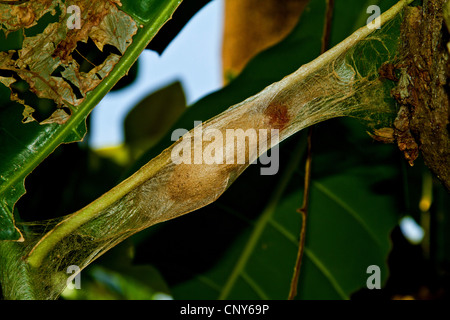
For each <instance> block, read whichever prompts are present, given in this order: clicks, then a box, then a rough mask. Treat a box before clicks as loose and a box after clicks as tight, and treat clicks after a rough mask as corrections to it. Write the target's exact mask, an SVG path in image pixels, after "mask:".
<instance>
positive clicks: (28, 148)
mask: <svg viewBox="0 0 450 320" xmlns="http://www.w3.org/2000/svg"><path fill="white" fill-rule="evenodd" d="M180 2H181V1H180V0H170V1H164V2H161V1H144V0H142V1H122V3H123V10H124V11H125V12H127V13H129V14H131V15H132V16H133V17H135V18H136V17H138V18H139V22H140V23H141V24H142V27H141V28H139V30H138V32H137V34H136V35H135V36H134V37H133V42H132V44H131V45H130V47H129V48H128V49H127V50H126V52H125V53H124V54H123V56H122V57H121V58H120V60H119V62H118V63H117V65H115V66H114V69H113V70H112V71H111V73H110V74H109V76H108V77H107V81H102V82H100V83H99V85H98V86H97V87H96V88H95V89H94V90H93V91H91V92H89V93H88V94H87V98H86V99H85V100H84V102H83V103H81V104H80V105H79V106H78V107H77V108H76V109H72V110H71V112H72V114H71V115H70V117H69V118H68V119H67V120H66V122H64V123H63V124H57V123H50V124H44V125H38V124H36V123H28V124H23V123H21V118H22V117H21V115H20V112H17V110H20V107H18V105H17V104H11V103H10V104H8V105H6V106H5V105H3V106H2V108H1V109H0V113H1V115H0V121H1V127H0V135H1V136H0V141H1V146H2V147H1V149H0V152H1V154H0V158H1V159H2V161H1V163H0V204H1V206H0V221H1V222H0V225H1V227H2V228H1V230H0V240H19V239H20V234H19V233H18V231H17V230H16V228H15V226H14V217H13V214H12V212H13V208H14V204H15V203H16V202H17V200H18V199H19V198H20V197H21V196H22V195H23V194H24V192H25V186H24V179H25V178H26V176H27V175H29V174H30V173H31V171H33V169H34V168H35V167H36V166H37V165H39V163H40V162H41V161H43V160H44V159H45V158H46V157H47V156H48V155H49V154H50V153H51V152H53V151H54V150H55V148H57V147H58V146H59V145H60V144H61V143H69V142H74V141H80V140H82V138H83V137H84V135H85V133H86V128H85V121H86V117H87V116H88V115H89V113H90V112H91V111H92V109H93V108H94V107H95V105H96V104H97V103H98V102H99V101H100V100H101V99H102V98H103V96H104V95H105V94H106V93H107V92H108V91H109V90H111V88H112V87H113V86H114V84H115V83H117V81H118V80H119V79H120V78H122V77H123V76H124V75H125V74H126V72H127V71H128V70H129V68H130V67H131V66H132V64H133V63H134V62H135V61H136V59H137V57H138V56H139V54H140V53H141V52H142V50H144V48H145V47H146V46H147V45H148V43H149V41H150V40H151V39H152V38H153V37H154V36H155V34H156V33H157V32H158V30H159V29H160V28H161V26H162V25H163V24H164V23H165V22H166V21H167V20H168V19H169V18H170V16H171V15H172V13H173V12H174V11H175V9H176V8H177V6H178V5H179V3H180ZM1 6H5V5H1ZM144 7H145V8H147V10H144V11H142V10H141V9H142V8H144ZM147 14H148V15H147ZM67 76H68V77H69V76H70V75H67ZM0 87H2V89H3V85H0Z"/></svg>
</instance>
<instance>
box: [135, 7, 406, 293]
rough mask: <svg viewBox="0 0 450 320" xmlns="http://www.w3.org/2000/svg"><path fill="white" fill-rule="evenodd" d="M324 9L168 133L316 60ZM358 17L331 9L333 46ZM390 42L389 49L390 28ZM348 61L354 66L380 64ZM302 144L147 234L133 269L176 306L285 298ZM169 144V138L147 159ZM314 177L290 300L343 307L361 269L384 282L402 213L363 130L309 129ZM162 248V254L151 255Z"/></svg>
mask: <svg viewBox="0 0 450 320" xmlns="http://www.w3.org/2000/svg"><path fill="white" fill-rule="evenodd" d="M324 3H325V2H324V1H314V0H313V1H311V2H310V5H309V7H308V9H307V10H306V11H305V13H304V15H303V16H302V18H301V19H300V21H299V24H298V26H297V27H296V28H295V30H294V31H293V32H292V33H291V34H290V35H289V36H288V38H286V39H285V40H284V41H283V42H281V43H280V44H278V45H276V46H274V47H273V48H271V49H269V50H267V51H265V52H263V53H262V54H260V55H259V56H257V57H256V58H255V59H253V60H252V61H251V62H250V64H249V65H248V66H247V68H246V69H245V70H244V71H243V73H242V74H241V75H240V76H239V77H238V78H237V79H235V80H234V81H233V82H232V83H231V84H230V85H229V86H228V87H226V88H224V89H223V90H221V91H219V92H216V93H214V94H212V95H210V96H208V97H206V98H204V99H203V100H201V101H200V102H198V103H197V104H195V105H194V106H192V107H190V108H189V109H188V111H187V112H186V113H185V115H184V116H183V117H182V118H181V119H180V120H179V121H178V122H177V123H176V124H175V126H174V128H187V129H189V128H191V127H192V124H193V121H194V120H199V119H203V120H205V119H207V118H210V117H212V116H213V115H215V114H217V113H218V112H220V111H222V110H223V109H225V107H228V106H229V105H233V104H234V103H236V102H238V101H241V100H242V99H243V98H245V97H248V96H250V95H252V94H254V93H255V92H257V91H258V90H261V89H262V88H263V87H264V86H266V85H268V84H270V83H272V82H274V81H277V80H279V79H280V78H282V77H283V76H285V75H286V74H288V73H290V72H292V71H293V70H295V68H296V67H297V66H298V65H299V64H302V63H306V62H307V61H310V60H312V59H313V58H314V57H315V56H317V55H318V54H319V50H320V38H321V34H322V23H323V16H324ZM394 3H395V1H380V2H379V5H380V7H382V8H385V9H386V8H387V7H389V5H390V4H394ZM344 7H345V8H344ZM348 8H350V9H348ZM366 8H367V6H364V3H363V4H361V3H360V1H351V5H350V4H349V3H348V2H345V3H343V2H337V8H336V10H337V12H336V15H335V18H334V22H333V38H332V39H333V42H338V41H340V40H341V39H342V37H345V36H346V35H348V33H349V32H351V31H353V30H354V28H355V27H359V25H358V26H355V23H354V22H355V21H362V22H363V23H365V20H366V19H367V18H368V14H366V12H365V11H366ZM344 9H345V10H344ZM364 17H365V19H363V18H364ZM389 32H391V36H392V37H393V38H394V39H398V34H399V28H398V25H394V27H392V28H391V30H390V31H389ZM390 45H395V44H393V43H389V44H388V46H390ZM372 49H375V50H376V47H373V48H372ZM369 51H370V50H367V51H365V52H364V54H368V53H370V52H369ZM371 54H373V52H372V53H371ZM356 57H358V58H359V59H360V60H357V61H355V63H356V64H357V63H360V64H361V65H362V64H363V63H369V64H374V63H378V62H379V61H378V62H376V60H370V59H371V58H366V57H365V56H364V55H363V54H361V55H356ZM305 138H306V136H305V135H304V134H303V135H302V134H301V135H300V137H295V138H291V139H289V140H288V141H286V142H284V143H283V144H282V145H281V147H280V152H281V154H280V160H281V163H280V168H281V169H280V170H281V172H280V173H279V174H278V176H277V177H263V176H260V175H259V170H258V169H257V168H254V167H251V168H249V169H247V171H246V172H244V173H243V174H242V176H241V177H240V178H239V179H238V180H237V181H236V182H235V183H234V184H233V185H232V186H231V187H230V188H229V189H228V190H227V191H226V192H225V193H224V194H223V195H222V196H221V198H219V199H218V200H217V201H216V202H214V203H212V204H211V205H209V206H207V207H205V208H202V209H199V210H197V211H196V212H195V214H192V215H189V216H188V217H182V218H178V219H176V220H173V221H170V222H166V223H165V224H164V225H163V226H155V227H153V228H152V229H153V230H151V231H149V232H148V233H149V236H148V238H147V239H145V240H143V235H140V236H138V239H139V241H140V242H141V244H140V245H139V246H138V249H137V259H138V261H141V262H144V261H145V262H147V263H151V264H153V265H155V266H156V267H157V268H158V269H159V270H161V272H162V273H163V275H164V276H165V278H166V279H167V281H168V282H169V285H171V287H172V290H173V293H174V297H175V298H177V299H218V298H223V299H286V298H287V296H288V293H289V286H290V281H291V277H292V273H293V267H294V264H295V259H296V253H297V250H298V238H299V232H300V227H301V218H300V215H299V214H298V213H297V212H296V210H297V209H298V208H299V207H300V206H301V204H302V203H301V201H302V193H303V191H302V188H303V168H304V164H303V160H302V159H304V156H305V155H304V150H305V143H306V142H305ZM168 144H169V141H168V139H167V138H166V140H165V141H164V142H162V143H160V144H159V145H158V146H156V147H154V148H153V149H152V150H151V151H150V152H149V153H148V154H147V155H146V156H145V157H144V158H145V159H146V160H148V158H151V157H152V156H154V155H155V154H158V153H159V152H160V150H162V149H163V148H164V147H166V146H167V145H168ZM143 161H145V160H143ZM313 168H314V174H313V183H312V190H311V204H310V210H309V212H310V215H309V218H308V222H307V231H306V235H307V240H306V252H305V256H304V259H303V265H302V272H301V277H300V281H299V296H298V298H302V299H348V298H350V297H351V295H352V294H353V293H354V292H355V291H357V290H358V289H360V288H362V287H364V286H365V284H366V280H367V278H368V277H369V274H367V273H366V272H367V267H368V266H370V265H378V266H379V267H380V269H381V281H385V280H386V278H387V275H388V266H387V262H386V261H387V256H388V254H389V251H390V246H391V244H390V239H389V236H390V231H391V230H392V228H393V227H394V226H395V225H396V222H397V216H398V210H399V209H398V207H397V202H396V197H397V196H398V191H397V190H398V189H399V188H400V186H399V180H400V179H399V177H398V174H397V172H398V168H397V160H396V158H395V150H394V148H392V147H391V146H387V145H380V144H375V145H374V144H373V142H372V141H371V139H370V138H369V137H368V136H367V134H366V133H365V132H364V128H363V127H362V126H360V125H355V123H353V122H351V121H339V120H333V121H329V122H327V123H323V124H320V125H319V126H318V129H317V133H316V135H315V139H314V157H313ZM268 199H269V200H268ZM193 230H201V233H200V234H199V232H197V231H195V232H194V231H193ZM167 234H170V235H171V237H170V238H169V239H168V237H167ZM164 239H165V241H167V245H165V246H162V247H161V248H158V249H156V248H152V247H150V245H151V244H152V243H162V242H163V241H164ZM175 265H176V267H174V266H175Z"/></svg>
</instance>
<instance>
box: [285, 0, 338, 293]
mask: <svg viewBox="0 0 450 320" xmlns="http://www.w3.org/2000/svg"><path fill="white" fill-rule="evenodd" d="M333 9H334V0H327V8H326V12H325V22H324V28H323V34H322V47H321V52H320V53H321V54H322V53H324V52H325V51H327V49H328V46H329V43H330V34H331V25H332V20H333ZM313 129H314V126H311V127H309V129H308V150H307V157H306V164H305V180H304V192H303V204H302V207H301V208H299V209H297V212H299V213H300V214H301V216H302V227H301V229H300V240H299V244H298V252H297V260H296V262H295V267H294V274H293V276H292V280H291V288H290V291H289V296H288V300H293V299H294V298H295V297H296V295H297V286H298V279H299V276H300V268H301V264H302V260H303V253H304V251H305V236H306V218H307V216H308V207H309V193H310V189H311V165H312V142H313Z"/></svg>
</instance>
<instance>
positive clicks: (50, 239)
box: [27, 0, 412, 267]
mask: <svg viewBox="0 0 450 320" xmlns="http://www.w3.org/2000/svg"><path fill="white" fill-rule="evenodd" d="M411 2H412V0H402V1H399V2H398V3H397V4H396V5H394V6H393V7H392V8H391V9H389V10H388V11H386V12H385V13H383V15H382V16H381V17H380V19H381V25H383V24H384V23H386V22H388V21H390V20H391V19H393V18H394V17H395V16H396V15H397V14H398V13H399V12H400V11H401V10H402V9H403V8H404V7H405V6H406V5H407V4H409V3H411ZM168 11H169V10H167V12H166V13H167V14H169V12H168ZM160 19H162V18H161V17H160ZM156 31H157V30H156V29H155V28H151V27H149V29H144V30H142V31H141V32H140V33H139V34H138V35H137V36H136V38H135V39H134V41H135V42H136V43H135V45H134V46H133V47H132V48H130V49H129V50H130V51H129V52H128V50H127V53H126V55H125V56H124V61H123V62H122V63H121V64H120V65H119V66H118V68H119V70H118V74H120V75H123V74H125V72H126V70H128V67H130V66H131V65H132V63H134V61H135V60H136V59H137V57H138V55H139V53H140V52H141V51H142V50H143V48H145V46H146V45H147V43H148V41H149V37H150V36H151V35H154V34H155V33H156ZM372 32H374V30H373V29H369V28H368V27H362V28H360V29H359V30H357V31H356V32H354V33H353V34H352V35H350V36H349V37H348V38H347V39H345V40H344V41H342V42H341V43H339V44H338V45H336V46H335V47H333V48H332V49H330V50H328V51H327V52H325V53H324V54H322V55H321V56H319V57H318V58H317V59H315V60H313V61H312V62H310V63H308V64H306V65H304V66H302V67H301V68H300V69H299V70H297V71H296V72H294V73H293V74H292V75H290V76H288V77H285V78H284V79H282V80H281V81H280V82H279V83H277V85H278V86H279V87H278V88H280V87H284V86H285V87H290V86H292V85H293V84H295V83H296V82H297V81H299V80H301V79H303V78H304V77H305V74H311V73H313V72H315V71H317V70H319V69H320V68H321V67H322V66H323V65H324V64H326V63H330V62H332V61H334V60H335V59H337V58H338V57H339V56H340V55H341V54H343V53H344V52H346V51H347V50H348V49H349V48H351V47H352V46H353V45H355V44H356V43H358V42H359V41H360V40H361V39H364V38H365V37H367V36H368V35H370V34H371V33H372ZM125 65H126V66H127V67H125ZM115 76H116V77H117V79H116V77H114V78H112V79H106V80H105V81H107V82H106V83H108V81H112V80H118V79H119V78H120V76H118V75H115ZM106 83H105V84H104V86H106ZM266 89H268V90H272V89H273V87H272V88H269V87H268V88H266ZM263 92H264V91H263ZM263 92H261V93H260V94H262V93H263ZM104 93H105V92H104ZM92 94H93V97H91V98H92V99H94V98H95V99H98V101H99V100H100V99H101V97H102V95H100V94H96V92H93V93H92ZM257 96H258V95H257ZM257 96H255V97H252V98H249V99H247V100H246V101H244V102H242V103H240V104H238V105H236V106H234V107H233V109H234V110H238V109H239V107H245V106H246V103H248V102H252V101H253V100H255V99H256V97H257ZM96 103H97V102H96ZM293 133H294V132H292V133H291V134H293ZM167 161H170V156H168V155H167V154H164V152H163V153H162V154H160V155H159V156H158V157H156V158H155V159H153V160H151V161H150V162H149V163H147V165H145V166H143V167H142V168H141V169H140V170H138V171H137V172H136V173H135V174H133V175H132V176H131V177H129V178H128V179H126V180H125V181H124V182H122V183H121V184H119V185H118V186H116V187H115V188H113V189H112V190H111V191H109V192H108V193H106V194H104V195H103V196H102V197H100V198H99V199H97V200H95V201H94V202H92V203H91V204H89V205H87V206H86V207H84V208H83V209H81V210H79V211H77V212H76V213H74V214H72V215H70V216H69V217H68V218H67V219H65V220H64V221H62V222H61V223H60V224H59V225H57V226H56V227H55V228H54V229H53V230H52V231H50V232H49V233H48V234H46V235H45V236H44V237H43V238H42V239H41V240H40V241H39V242H38V243H37V245H36V246H35V247H34V248H33V250H32V251H31V252H30V254H29V256H28V258H27V261H28V263H29V264H30V265H31V266H33V267H39V266H40V265H41V263H42V261H43V260H44V258H45V257H46V256H47V254H48V253H49V251H50V250H51V249H52V248H53V247H54V246H55V245H56V244H57V243H58V242H59V241H60V240H61V239H63V238H64V237H66V236H67V235H69V234H70V233H71V232H72V231H74V230H75V229H77V228H78V227H79V226H81V225H83V224H85V223H86V222H88V221H90V220H92V219H94V218H95V217H96V215H97V214H98V213H99V212H100V211H101V210H103V209H105V208H107V207H108V206H110V205H112V204H113V203H114V202H116V201H118V200H120V199H121V198H122V197H123V196H124V195H126V194H127V193H128V192H129V191H130V190H132V189H133V188H135V187H136V186H138V185H140V184H142V183H143V182H144V181H146V180H147V179H148V178H150V177H151V176H152V175H153V174H154V173H155V172H157V171H158V170H159V169H160V168H161V167H162V166H164V165H165V164H167Z"/></svg>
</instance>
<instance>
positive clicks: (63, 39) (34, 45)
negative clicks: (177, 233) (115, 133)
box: [0, 0, 137, 123]
mask: <svg viewBox="0 0 450 320" xmlns="http://www.w3.org/2000/svg"><path fill="white" fill-rule="evenodd" d="M70 5H77V6H78V7H79V8H80V12H81V28H80V29H69V28H68V26H67V18H69V17H70V15H69V14H66V12H67V7H68V6H70ZM117 5H119V6H121V3H120V1H117V0H114V1H110V0H97V1H89V0H77V1H73V0H72V1H61V0H53V1H52V0H39V1H30V2H27V3H23V4H20V5H6V4H0V16H1V18H0V28H2V29H5V32H6V33H8V32H12V31H16V30H18V29H20V28H29V27H31V26H33V25H35V24H36V23H37V20H39V18H41V17H42V16H43V15H44V14H45V13H47V12H51V13H52V14H55V12H56V9H57V8H58V7H59V9H60V11H61V12H62V13H61V16H60V19H59V22H55V23H51V24H49V25H48V26H47V27H46V28H45V29H44V31H43V32H42V33H40V34H38V35H36V36H33V37H25V39H24V41H23V45H22V49H20V50H18V51H17V55H16V56H18V58H17V59H14V58H13V57H14V53H16V52H15V51H9V52H7V53H6V52H1V53H0V70H5V71H10V72H11V71H13V72H14V73H15V74H17V76H18V77H17V78H15V77H0V82H2V83H3V84H4V85H6V86H8V87H10V88H11V84H12V83H14V82H15V81H16V80H17V79H18V78H21V79H22V80H25V81H26V82H27V83H28V85H29V86H30V91H32V92H34V93H35V94H36V95H37V96H38V97H39V98H45V99H51V100H53V101H54V102H55V103H56V104H57V106H58V108H62V107H63V106H78V105H80V104H81V103H82V102H83V101H84V98H85V97H86V94H87V92H89V91H91V90H93V89H95V87H97V85H98V84H99V83H100V82H101V81H102V80H103V79H104V78H105V77H107V76H108V75H109V73H110V72H111V71H112V69H113V68H114V66H115V65H116V64H117V63H118V61H119V60H120V56H119V55H117V54H110V55H109V56H108V57H107V58H106V59H105V60H104V61H103V63H101V64H100V65H98V66H96V67H94V68H93V69H92V70H90V71H89V72H81V71H80V65H79V64H78V62H77V61H76V60H75V59H74V58H73V56H72V54H73V52H74V51H75V50H76V48H77V44H78V43H79V42H80V41H81V42H84V43H87V42H88V39H89V38H90V39H92V41H93V42H94V43H95V45H96V46H97V47H98V48H99V49H100V50H101V51H103V48H104V46H105V45H111V46H114V47H116V48H117V49H118V50H119V51H120V53H121V54H124V53H125V51H126V49H127V48H128V46H129V45H130V44H131V42H132V37H133V36H134V34H135V33H136V31H137V25H136V22H135V21H134V20H133V19H132V18H131V17H130V16H128V15H127V14H126V13H125V12H123V11H120V10H119V9H118V8H117ZM57 68H59V69H61V68H62V70H63V71H61V72H60V75H54V72H55V70H56V69H57ZM73 86H75V87H76V88H77V89H78V91H79V93H80V94H81V96H82V97H80V96H77V94H76V93H75V92H74V88H73ZM77 93H78V92H77ZM11 99H12V100H15V101H18V102H20V103H22V104H24V105H25V103H24V101H23V100H21V99H19V98H18V97H17V95H15V94H14V93H12V95H11ZM25 106H26V105H25ZM32 112H33V111H32V108H31V107H30V106H26V110H25V112H24V117H25V119H24V122H28V121H32V120H33V117H32ZM68 117H69V115H67V113H65V112H61V111H59V110H55V112H54V113H53V115H52V116H50V118H49V119H46V120H44V121H43V122H41V123H52V122H56V123H64V122H65V121H67V119H68Z"/></svg>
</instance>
